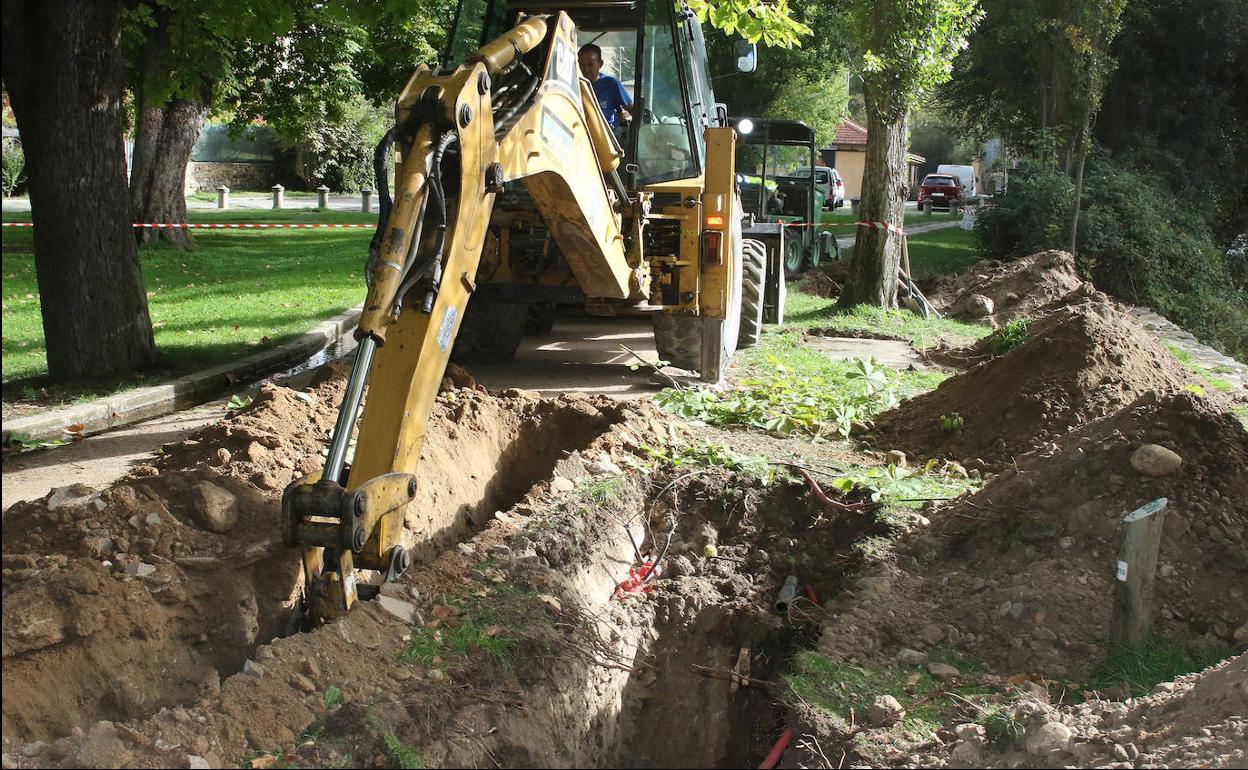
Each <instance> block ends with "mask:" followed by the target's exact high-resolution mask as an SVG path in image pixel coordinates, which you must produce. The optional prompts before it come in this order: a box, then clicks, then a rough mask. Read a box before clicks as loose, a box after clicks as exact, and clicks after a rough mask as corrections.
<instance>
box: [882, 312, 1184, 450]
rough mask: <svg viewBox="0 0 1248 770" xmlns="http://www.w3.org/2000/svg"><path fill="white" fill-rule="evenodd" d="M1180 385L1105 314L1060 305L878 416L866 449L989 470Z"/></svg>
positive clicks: (1120, 318)
mask: <svg viewBox="0 0 1248 770" xmlns="http://www.w3.org/2000/svg"><path fill="white" fill-rule="evenodd" d="M1186 379H1187V373H1186V371H1185V370H1184V369H1183V366H1182V364H1180V363H1179V362H1178V361H1177V360H1175V358H1174V357H1173V356H1172V355H1170V353H1169V352H1168V351H1167V350H1166V349H1165V348H1164V347H1162V346H1161V344H1160V343H1158V342H1157V341H1155V340H1154V339H1153V338H1152V337H1151V336H1149V335H1148V333H1147V332H1145V331H1144V330H1143V329H1142V328H1140V327H1139V325H1138V324H1136V323H1135V322H1134V321H1133V320H1132V319H1131V318H1129V317H1128V316H1126V315H1125V314H1123V313H1122V312H1120V311H1119V310H1117V309H1116V308H1115V307H1114V306H1113V305H1111V304H1108V303H1103V302H1096V301H1090V302H1083V303H1079V304H1073V305H1067V306H1062V307H1060V308H1057V309H1055V310H1054V311H1053V312H1052V313H1050V314H1049V315H1047V316H1045V317H1044V318H1042V319H1039V320H1037V321H1036V322H1035V323H1034V324H1033V325H1032V328H1031V330H1030V332H1029V339H1028V340H1027V341H1026V342H1024V343H1023V344H1021V345H1019V346H1018V347H1017V348H1015V349H1014V350H1011V351H1010V352H1008V353H1006V354H1005V355H1002V356H999V357H997V358H993V359H991V360H989V361H986V362H984V363H982V364H979V365H978V366H975V367H974V368H972V369H970V370H969V371H966V372H963V373H962V374H959V375H957V376H954V377H950V378H949V379H947V380H945V381H944V382H943V383H941V384H940V386H939V387H938V388H937V389H936V390H933V391H929V392H927V393H923V394H921V395H919V396H916V397H914V398H912V399H909V400H908V401H905V402H903V403H902V404H901V405H900V406H898V407H896V408H894V409H892V410H890V411H888V412H885V413H884V414H882V415H880V416H879V417H878V418H877V419H876V421H875V430H874V433H875V439H874V441H875V442H876V443H877V444H880V445H887V446H885V448H889V449H891V448H898V449H905V450H907V451H908V452H911V453H913V454H916V455H919V456H924V457H939V456H946V457H951V458H953V459H956V460H959V461H961V462H969V461H973V460H976V459H982V460H984V461H985V462H986V463H987V464H989V465H993V464H997V463H1001V462H1008V461H1009V459H1010V458H1011V457H1013V456H1016V455H1019V454H1022V453H1023V452H1025V451H1027V450H1028V449H1030V448H1032V447H1035V446H1039V445H1040V444H1042V443H1043V442H1046V441H1052V440H1053V439H1054V438H1056V437H1058V436H1060V435H1062V434H1063V433H1065V432H1066V431H1067V430H1069V429H1071V428H1072V427H1076V426H1079V425H1082V424H1084V423H1086V422H1088V421H1089V420H1093V419H1096V418H1098V417H1104V416H1106V415H1108V414H1111V413H1112V412H1114V411H1115V410H1117V409H1120V408H1121V407H1123V406H1126V405H1127V404H1130V403H1131V402H1133V401H1134V400H1135V399H1136V398H1138V397H1140V396H1141V395H1143V394H1145V393H1149V392H1159V393H1165V392H1175V391H1179V390H1182V388H1183V384H1184V382H1185V381H1186ZM942 417H943V418H945V419H942Z"/></svg>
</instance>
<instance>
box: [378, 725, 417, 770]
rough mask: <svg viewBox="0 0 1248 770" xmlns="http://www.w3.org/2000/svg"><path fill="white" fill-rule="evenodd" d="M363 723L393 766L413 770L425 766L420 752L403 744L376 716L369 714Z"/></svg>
mask: <svg viewBox="0 0 1248 770" xmlns="http://www.w3.org/2000/svg"><path fill="white" fill-rule="evenodd" d="M365 722H366V723H367V724H368V728H369V730H371V731H372V733H373V735H374V736H376V738H377V739H378V740H380V741H381V743H382V745H383V746H385V748H386V757H387V758H388V759H389V760H390V761H391V762H392V763H393V764H394V766H397V767H401V768H405V769H406V768H413V769H415V770H419V769H420V768H423V767H424V766H425V760H424V757H422V756H421V753H420V750H419V749H416V748H415V747H413V746H409V745H407V744H406V743H404V742H403V741H402V740H401V739H400V738H399V737H398V736H397V735H395V734H394V731H393V730H391V729H390V728H389V727H388V726H387V725H386V724H385V723H384V722H382V721H381V719H380V718H378V717H377V715H375V714H369V715H368V716H367V718H366V719H365Z"/></svg>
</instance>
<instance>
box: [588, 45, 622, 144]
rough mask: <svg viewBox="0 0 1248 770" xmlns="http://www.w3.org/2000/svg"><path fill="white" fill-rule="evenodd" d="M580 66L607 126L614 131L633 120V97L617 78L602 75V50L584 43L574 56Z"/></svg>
mask: <svg viewBox="0 0 1248 770" xmlns="http://www.w3.org/2000/svg"><path fill="white" fill-rule="evenodd" d="M576 60H577V63H578V64H580V65H581V74H582V75H584V76H585V78H586V79H587V80H589V82H590V83H592V84H593V86H594V95H595V96H597V97H598V105H599V106H600V107H602V114H603V116H604V117H605V118H606V119H607V125H609V126H611V128H613V129H616V128H620V127H621V126H625V125H627V124H628V123H630V122H631V121H632V119H633V97H631V96H629V95H628V91H627V90H625V88H624V84H623V83H621V82H620V80H619V78H615V77H612V76H610V75H604V74H602V49H601V48H599V47H598V46H596V45H594V44H593V43H586V44H585V45H583V46H581V50H580V51H578V52H577V55H576Z"/></svg>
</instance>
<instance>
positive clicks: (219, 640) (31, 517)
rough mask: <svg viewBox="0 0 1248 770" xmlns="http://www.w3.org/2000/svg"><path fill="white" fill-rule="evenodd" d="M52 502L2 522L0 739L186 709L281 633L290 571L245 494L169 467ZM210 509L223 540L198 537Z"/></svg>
mask: <svg viewBox="0 0 1248 770" xmlns="http://www.w3.org/2000/svg"><path fill="white" fill-rule="evenodd" d="M81 491H85V490H81ZM60 497H61V498H64V497H65V496H64V495H61V496H60ZM57 498H58V495H57V493H56V492H54V493H53V494H52V495H51V496H49V498H45V499H44V500H40V501H34V502H30V503H19V504H17V505H15V506H13V507H11V508H10V509H9V510H8V511H7V512H6V514H5V517H4V573H5V579H4V609H3V618H4V631H3V649H4V652H3V654H4V691H5V697H4V717H3V719H4V732H5V735H6V736H8V735H14V736H24V737H25V738H26V739H28V740H29V739H31V738H41V739H47V738H49V737H55V736H57V735H62V734H64V733H65V732H67V731H68V730H69V729H70V728H72V727H75V726H81V725H83V724H90V723H91V722H92V721H94V720H96V719H118V718H124V717H127V716H133V715H145V714H149V713H152V712H154V711H156V710H158V709H160V708H162V707H166V706H171V705H176V704H179V703H185V702H190V701H194V700H195V699H197V698H198V697H201V696H202V695H205V694H211V693H212V692H215V691H217V690H218V689H220V680H221V678H222V677H224V676H228V675H229V674H232V673H234V672H236V671H238V670H239V669H240V668H241V667H242V665H243V661H244V660H245V659H246V658H247V657H248V655H249V654H250V652H251V650H252V649H253V648H254V646H255V645H256V644H259V643H260V642H262V641H264V640H267V639H270V638H272V637H273V636H274V635H276V634H277V633H278V632H279V631H280V630H281V629H282V627H283V624H284V623H285V619H286V615H287V614H288V613H289V610H290V608H291V607H292V606H293V605H292V602H293V599H294V596H295V591H296V588H297V584H298V570H297V564H296V562H295V560H294V559H292V558H291V554H290V553H289V552H287V551H285V549H282V548H281V546H280V543H276V542H274V541H275V533H276V531H277V530H276V529H275V528H276V527H277V525H278V518H277V509H276V507H275V505H274V504H273V503H271V502H270V501H267V500H266V499H265V498H263V497H262V496H261V495H259V494H257V493H256V492H255V490H254V489H251V488H248V487H247V486H246V485H243V484H240V483H238V482H237V481H235V480H232V479H228V478H221V477H220V476H217V475H215V474H212V473H204V472H186V473H181V472H175V473H168V474H163V475H160V476H153V477H151V478H147V479H142V480H135V481H129V482H122V483H119V484H116V485H114V486H113V487H111V488H110V489H107V490H105V491H103V492H101V493H98V494H89V495H81V496H77V497H75V498H73V499H71V500H60V499H57ZM208 506H213V510H214V511H215V512H216V513H219V514H221V516H222V517H224V518H226V519H228V518H231V517H232V518H233V519H234V521H235V523H234V524H233V526H232V527H231V528H230V530H229V531H228V533H221V534H218V533H214V532H210V531H206V530H205V529H203V524H202V522H203V521H205V519H204V518H203V516H204V511H205V510H206V508H207V507H208Z"/></svg>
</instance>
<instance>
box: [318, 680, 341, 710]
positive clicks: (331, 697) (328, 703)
mask: <svg viewBox="0 0 1248 770" xmlns="http://www.w3.org/2000/svg"><path fill="white" fill-rule="evenodd" d="M323 701H324V703H325V708H326V709H332V708H333V707H334V706H337V705H338V704H339V703H342V690H340V689H338V687H337V685H332V684H331V685H330V686H329V687H326V688H325V696H324V698H323Z"/></svg>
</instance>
